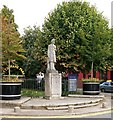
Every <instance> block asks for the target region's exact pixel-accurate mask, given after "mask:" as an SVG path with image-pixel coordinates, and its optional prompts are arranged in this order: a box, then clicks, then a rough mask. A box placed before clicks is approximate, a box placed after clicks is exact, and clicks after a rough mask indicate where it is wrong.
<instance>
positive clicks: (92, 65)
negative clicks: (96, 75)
mask: <svg viewBox="0 0 113 120" xmlns="http://www.w3.org/2000/svg"><path fill="white" fill-rule="evenodd" d="M91 78H93V61H92V65H91Z"/></svg>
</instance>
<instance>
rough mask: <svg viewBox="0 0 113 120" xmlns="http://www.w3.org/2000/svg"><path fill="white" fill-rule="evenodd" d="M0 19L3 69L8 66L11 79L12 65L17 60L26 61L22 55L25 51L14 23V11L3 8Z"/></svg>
mask: <svg viewBox="0 0 113 120" xmlns="http://www.w3.org/2000/svg"><path fill="white" fill-rule="evenodd" d="M0 18H1V22H2V32H1V35H2V62H3V67H7V66H8V69H9V79H10V64H11V63H14V61H15V60H19V59H24V58H25V57H24V56H23V55H22V54H21V53H23V52H25V51H24V49H23V48H22V42H21V39H20V34H19V32H18V26H17V24H16V23H15V21H14V15H13V10H12V9H11V10H10V9H9V8H7V7H6V6H3V8H2V10H1V11H0Z"/></svg>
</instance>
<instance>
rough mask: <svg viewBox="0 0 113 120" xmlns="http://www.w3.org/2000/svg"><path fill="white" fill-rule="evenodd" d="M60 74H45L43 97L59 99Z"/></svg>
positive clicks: (60, 90)
mask: <svg viewBox="0 0 113 120" xmlns="http://www.w3.org/2000/svg"><path fill="white" fill-rule="evenodd" d="M61 80H62V76H61V74H60V73H58V72H48V73H46V74H45V98H46V99H49V100H50V99H59V98H61V93H62V82H61Z"/></svg>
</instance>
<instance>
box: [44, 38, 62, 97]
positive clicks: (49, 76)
mask: <svg viewBox="0 0 113 120" xmlns="http://www.w3.org/2000/svg"><path fill="white" fill-rule="evenodd" d="M47 56H48V57H47V71H46V74H45V98H46V99H59V98H61V93H62V82H61V81H62V76H61V73H58V71H57V70H56V69H55V63H56V46H55V39H52V40H51V44H50V45H48V51H47Z"/></svg>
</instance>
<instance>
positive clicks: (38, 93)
mask: <svg viewBox="0 0 113 120" xmlns="http://www.w3.org/2000/svg"><path fill="white" fill-rule="evenodd" d="M21 95H22V96H27V97H41V96H44V91H38V90H32V89H22V91H21Z"/></svg>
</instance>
